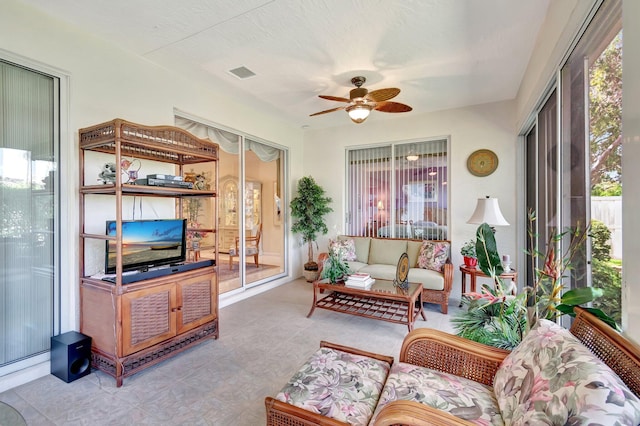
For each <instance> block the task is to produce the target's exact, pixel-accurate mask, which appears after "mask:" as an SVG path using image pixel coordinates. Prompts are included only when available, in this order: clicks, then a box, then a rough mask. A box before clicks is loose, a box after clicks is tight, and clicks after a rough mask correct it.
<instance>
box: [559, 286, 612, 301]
mask: <svg viewBox="0 0 640 426" xmlns="http://www.w3.org/2000/svg"><path fill="white" fill-rule="evenodd" d="M602 293H603V291H602V289H600V288H595V287H581V288H574V289H573V290H569V291H567V292H565V293H564V294H563V295H562V298H561V299H560V301H561V303H563V304H565V305H571V306H578V305H582V304H583V303H589V302H592V301H593V300H595V299H596V298H598V297H600V296H602Z"/></svg>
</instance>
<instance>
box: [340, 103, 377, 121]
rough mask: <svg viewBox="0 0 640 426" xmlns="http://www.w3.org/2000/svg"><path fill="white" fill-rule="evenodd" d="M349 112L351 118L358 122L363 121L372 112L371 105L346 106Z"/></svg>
mask: <svg viewBox="0 0 640 426" xmlns="http://www.w3.org/2000/svg"><path fill="white" fill-rule="evenodd" d="M346 110H347V114H349V118H351V121H353V122H354V123H356V124H360V123H362V122H363V121H364V120H366V119H367V117H369V113H371V106H370V105H366V104H365V105H362V104H359V105H350V106H348V107H347V108H346Z"/></svg>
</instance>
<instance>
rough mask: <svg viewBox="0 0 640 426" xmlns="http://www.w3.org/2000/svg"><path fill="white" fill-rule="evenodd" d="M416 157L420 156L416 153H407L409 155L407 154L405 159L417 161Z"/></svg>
mask: <svg viewBox="0 0 640 426" xmlns="http://www.w3.org/2000/svg"><path fill="white" fill-rule="evenodd" d="M418 158H420V157H419V156H418V154H411V153H409V155H407V161H418Z"/></svg>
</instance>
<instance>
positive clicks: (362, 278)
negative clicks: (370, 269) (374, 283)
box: [348, 272, 371, 281]
mask: <svg viewBox="0 0 640 426" xmlns="http://www.w3.org/2000/svg"><path fill="white" fill-rule="evenodd" d="M369 278H371V275H369V274H365V273H364V272H360V273H355V274H350V275H349V278H348V279H350V280H352V281H366V280H368V279H369Z"/></svg>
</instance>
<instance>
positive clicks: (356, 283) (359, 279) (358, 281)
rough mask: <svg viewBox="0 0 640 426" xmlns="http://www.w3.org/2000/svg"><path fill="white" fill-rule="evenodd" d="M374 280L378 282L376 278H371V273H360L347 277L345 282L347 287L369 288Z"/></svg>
mask: <svg viewBox="0 0 640 426" xmlns="http://www.w3.org/2000/svg"><path fill="white" fill-rule="evenodd" d="M374 282H376V280H375V279H373V278H371V275H369V274H364V273H359V274H351V275H349V276H348V277H347V280H346V281H345V282H344V285H346V286H347V287H356V288H364V289H367V288H370V287H371V285H373V283H374Z"/></svg>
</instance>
